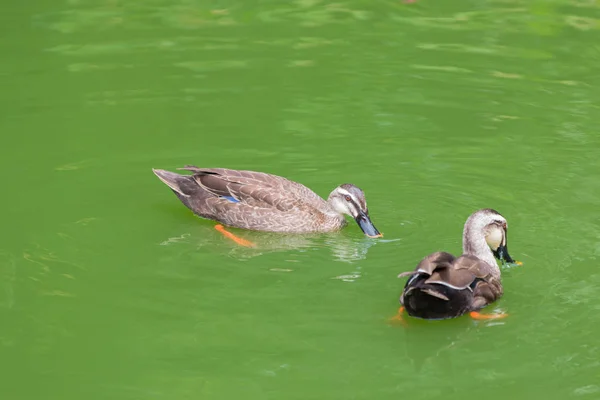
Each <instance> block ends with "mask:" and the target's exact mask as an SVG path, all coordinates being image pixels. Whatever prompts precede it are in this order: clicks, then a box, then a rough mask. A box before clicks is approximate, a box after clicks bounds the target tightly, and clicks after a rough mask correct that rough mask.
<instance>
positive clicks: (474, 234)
mask: <svg viewBox="0 0 600 400" xmlns="http://www.w3.org/2000/svg"><path fill="white" fill-rule="evenodd" d="M507 230H508V225H507V222H506V219H505V218H504V217H503V216H502V215H500V213H499V212H498V211H496V210H492V209H490V208H486V209H482V210H478V211H476V212H474V213H473V214H471V216H469V218H468V219H467V221H466V223H465V226H464V230H463V254H462V255H461V256H460V257H458V258H456V257H454V256H453V255H452V254H450V253H446V252H436V253H433V254H430V255H428V256H427V257H425V258H424V259H423V260H422V261H421V262H420V263H419V264H418V265H417V267H416V269H415V270H414V271H409V272H403V273H401V274H400V275H398V277H399V278H400V277H405V276H408V277H409V279H408V281H407V282H406V284H405V286H404V290H403V292H402V295H401V296H400V304H402V306H403V307H401V308H400V310H399V312H400V313H401V312H402V311H403V310H406V311H407V313H408V315H410V316H412V317H417V318H423V319H446V318H454V317H458V316H461V315H463V314H465V313H467V312H469V313H471V317H473V318H476V319H491V318H503V317H505V316H506V314H494V315H483V314H479V313H478V312H477V311H478V310H480V309H482V308H483V307H485V306H487V305H488V304H490V303H493V302H494V301H496V300H498V299H499V298H500V297H501V296H502V294H503V289H502V283H501V280H500V268H498V264H497V263H496V258H497V259H499V260H502V261H505V262H508V263H517V264H520V263H519V262H516V261H515V260H513V259H512V258H511V257H510V255H509V254H508V248H507V240H508V239H507Z"/></svg>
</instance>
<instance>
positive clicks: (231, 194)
mask: <svg viewBox="0 0 600 400" xmlns="http://www.w3.org/2000/svg"><path fill="white" fill-rule="evenodd" d="M180 169H182V170H187V171H191V172H193V175H192V178H193V179H194V180H195V181H196V183H197V184H198V185H199V186H200V187H202V188H203V189H204V190H205V191H207V192H209V193H211V194H213V195H214V196H215V197H217V198H219V199H223V200H225V201H228V202H229V203H242V204H245V205H248V206H252V207H258V208H269V209H277V210H279V211H282V212H286V211H291V210H293V209H295V208H298V207H301V206H305V207H306V206H311V207H314V208H320V209H322V208H323V206H324V204H326V202H325V200H323V199H322V198H321V197H320V196H319V195H317V194H316V193H315V192H313V191H312V190H310V189H309V188H307V187H306V186H304V185H302V184H300V183H297V182H294V181H291V180H289V179H287V178H284V177H281V176H277V175H272V174H267V173H264V172H254V171H240V170H232V169H226V168H198V167H195V166H192V165H187V166H185V167H184V168H180ZM242 204H240V205H242ZM216 205H217V204H215V206H216Z"/></svg>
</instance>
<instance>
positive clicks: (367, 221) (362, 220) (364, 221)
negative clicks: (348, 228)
mask: <svg viewBox="0 0 600 400" xmlns="http://www.w3.org/2000/svg"><path fill="white" fill-rule="evenodd" d="M355 221H356V223H357V224H358V226H360V229H362V231H363V232H364V233H365V235H367V236H368V237H371V238H378V237H383V235H382V234H381V233H379V231H378V230H377V228H375V225H373V222H371V218H369V216H368V215H367V214H365V213H364V212H362V211H361V212H360V213H359V214H358V216H357V217H356V218H355Z"/></svg>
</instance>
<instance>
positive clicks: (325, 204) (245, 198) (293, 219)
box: [152, 165, 383, 237]
mask: <svg viewBox="0 0 600 400" xmlns="http://www.w3.org/2000/svg"><path fill="white" fill-rule="evenodd" d="M178 169H179V170H186V171H190V172H192V174H191V175H181V174H178V173H174V172H169V171H165V170H162V169H152V171H153V172H154V173H155V174H156V176H157V177H158V178H159V179H160V180H161V181H163V182H164V183H165V184H166V185H167V186H168V187H169V188H171V190H172V191H173V192H174V193H175V195H177V197H178V198H179V200H181V202H182V203H183V204H184V205H185V206H186V207H188V208H189V209H190V210H192V211H193V212H194V214H196V215H198V216H200V217H202V218H207V219H211V220H215V221H218V222H220V223H222V224H224V225H228V226H231V227H236V228H243V229H249V230H255V231H265V232H283V233H310V232H331V231H336V230H339V229H341V228H343V227H344V226H345V225H346V224H347V222H346V219H345V218H344V214H347V215H350V216H351V217H352V218H354V220H355V221H356V222H357V223H358V226H360V228H361V229H362V231H363V232H364V233H365V235H367V236H369V237H380V236H383V235H382V234H381V233H380V232H379V231H378V230H377V228H375V225H373V222H372V221H371V218H370V217H369V210H368V208H367V202H366V200H365V194H364V193H363V191H362V190H361V189H360V188H358V187H357V186H355V185H352V184H349V183H346V184H343V185H340V186H338V187H336V188H335V189H334V190H333V191H332V192H331V194H330V195H329V198H328V199H327V201H325V200H324V199H322V198H321V197H320V196H318V195H317V194H316V193H315V192H313V191H312V190H310V189H309V188H307V187H306V186H304V185H302V184H300V183H297V182H293V181H291V180H289V179H286V178H283V177H281V176H277V175H271V174H267V173H263V172H254V171H239V170H233V169H225V168H198V167H195V166H192V165H187V166H185V167H183V168H178ZM217 229H219V228H218V226H217ZM220 230H221V231H222V228H221V229H220Z"/></svg>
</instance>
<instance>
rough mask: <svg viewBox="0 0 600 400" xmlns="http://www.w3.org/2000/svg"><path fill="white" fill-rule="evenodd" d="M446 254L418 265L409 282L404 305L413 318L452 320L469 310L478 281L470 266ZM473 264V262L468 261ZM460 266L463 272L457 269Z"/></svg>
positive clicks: (432, 257)
mask: <svg viewBox="0 0 600 400" xmlns="http://www.w3.org/2000/svg"><path fill="white" fill-rule="evenodd" d="M460 259H461V258H460V257H459V258H458V259H457V258H455V257H454V256H453V255H452V254H450V253H446V252H437V253H433V254H430V255H428V256H427V257H425V258H424V259H423V260H421V262H420V263H419V264H418V265H417V267H416V269H415V271H413V272H411V273H403V274H400V275H399V276H407V275H410V276H411V278H410V279H409V280H408V281H407V282H406V284H405V286H404V290H403V291H402V295H401V296H400V303H402V304H403V305H404V306H405V308H406V310H407V312H408V313H409V315H411V316H413V317H418V318H425V319H444V318H452V317H456V316H459V315H461V314H464V313H465V312H466V311H468V310H469V306H470V304H471V299H472V297H473V291H472V289H471V285H472V284H473V282H475V280H476V279H477V278H476V276H475V274H474V273H473V271H472V270H471V268H468V264H466V263H464V262H463V261H461V262H459V263H457V261H459V260H460ZM466 261H472V260H470V259H469V260H466ZM457 266H459V267H460V268H457Z"/></svg>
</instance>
